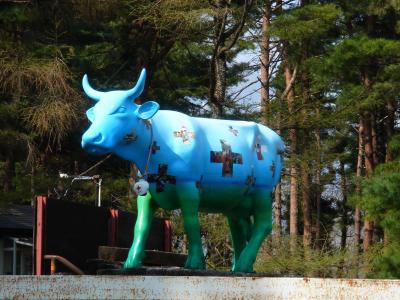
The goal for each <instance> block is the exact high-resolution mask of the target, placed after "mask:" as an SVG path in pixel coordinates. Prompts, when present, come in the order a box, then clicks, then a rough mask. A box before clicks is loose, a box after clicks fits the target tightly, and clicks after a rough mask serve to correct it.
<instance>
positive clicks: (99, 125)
mask: <svg viewBox="0 0 400 300" xmlns="http://www.w3.org/2000/svg"><path fill="white" fill-rule="evenodd" d="M145 80H146V70H145V69H143V70H142V72H141V74H140V77H139V80H138V82H137V83H136V85H135V86H134V87H133V88H132V89H130V90H127V91H110V92H99V91H96V90H95V89H93V88H92V87H91V86H90V84H89V81H88V77H87V75H85V76H83V79H82V86H83V89H84V91H85V93H86V95H88V96H89V97H90V98H91V99H92V100H94V101H95V102H96V105H95V106H93V107H92V108H90V109H89V110H88V111H87V112H86V115H87V117H88V119H89V120H90V122H91V123H92V124H91V125H90V127H89V129H88V130H87V131H86V132H85V133H84V134H83V136H82V148H84V149H85V150H87V151H88V152H90V153H92V154H105V153H109V152H113V153H117V154H119V153H121V152H124V151H125V152H126V151H127V150H126V148H127V147H128V146H130V145H132V144H133V143H135V142H136V141H137V140H140V141H141V142H142V143H143V142H145V143H147V142H148V141H147V139H146V141H143V135H146V134H145V130H146V126H145V124H144V122H143V121H142V120H147V119H150V118H152V117H153V116H154V114H155V113H157V111H158V109H159V105H158V103H156V102H153V101H149V102H146V103H144V104H142V105H137V104H135V103H134V100H135V99H136V98H137V97H138V96H139V95H140V94H141V93H142V91H143V88H144V84H145Z"/></svg>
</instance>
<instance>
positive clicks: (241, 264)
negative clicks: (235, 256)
mask: <svg viewBox="0 0 400 300" xmlns="http://www.w3.org/2000/svg"><path fill="white" fill-rule="evenodd" d="M232 272H242V273H253V263H252V262H246V261H245V260H244V259H242V260H240V259H239V261H238V262H237V263H235V264H234V265H233V267H232Z"/></svg>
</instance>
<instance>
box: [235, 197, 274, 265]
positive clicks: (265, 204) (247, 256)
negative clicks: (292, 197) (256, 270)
mask: <svg viewBox="0 0 400 300" xmlns="http://www.w3.org/2000/svg"><path fill="white" fill-rule="evenodd" d="M254 201H255V202H254V206H255V207H254V212H255V213H254V225H253V228H252V235H251V239H250V241H249V242H248V244H247V246H246V248H245V249H244V250H243V251H242V253H241V255H240V258H239V260H238V262H237V263H236V264H235V267H234V271H235V272H253V264H254V261H255V260H256V257H257V253H258V250H259V249H260V246H261V244H262V242H263V241H264V239H265V237H266V236H267V235H268V234H269V233H270V232H271V230H272V204H271V193H270V191H258V193H257V195H256V196H255V199H254Z"/></svg>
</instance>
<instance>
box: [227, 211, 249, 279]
mask: <svg viewBox="0 0 400 300" xmlns="http://www.w3.org/2000/svg"><path fill="white" fill-rule="evenodd" d="M228 223H229V228H230V230H231V237H232V244H233V252H234V253H233V265H232V271H233V270H235V268H236V267H235V266H236V264H237V262H238V260H239V257H240V254H241V253H242V251H243V249H244V248H245V247H246V244H247V242H248V240H249V239H250V234H251V221H250V218H241V217H231V216H229V217H228Z"/></svg>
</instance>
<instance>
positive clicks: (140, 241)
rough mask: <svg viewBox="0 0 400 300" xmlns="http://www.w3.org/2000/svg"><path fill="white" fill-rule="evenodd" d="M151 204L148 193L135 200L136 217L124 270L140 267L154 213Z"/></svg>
mask: <svg viewBox="0 0 400 300" xmlns="http://www.w3.org/2000/svg"><path fill="white" fill-rule="evenodd" d="M152 202H153V201H151V195H150V192H148V193H147V194H146V195H144V196H138V198H137V208H138V215H137V219H136V223H135V231H134V239H133V243H132V246H131V249H130V250H129V253H128V258H127V259H126V261H125V264H124V268H137V267H140V266H141V265H142V259H143V257H144V248H145V245H146V240H147V237H148V235H149V232H150V226H151V221H152V219H153V214H154V211H155V206H154V203H152Z"/></svg>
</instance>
